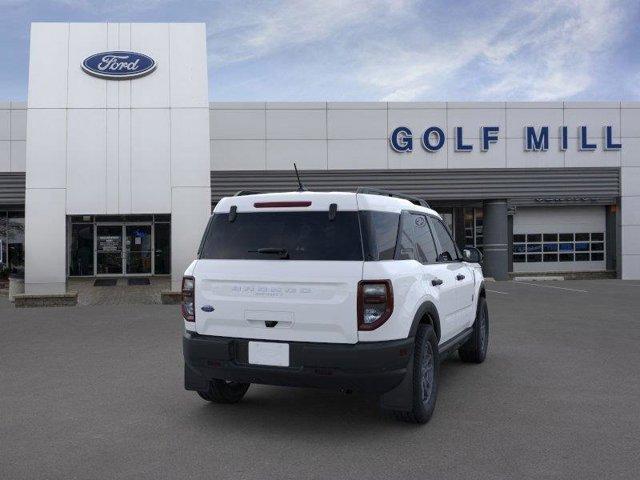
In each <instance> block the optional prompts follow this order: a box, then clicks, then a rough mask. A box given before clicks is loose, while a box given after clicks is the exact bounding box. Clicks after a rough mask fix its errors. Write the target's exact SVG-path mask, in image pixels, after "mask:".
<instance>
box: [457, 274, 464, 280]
mask: <svg viewBox="0 0 640 480" xmlns="http://www.w3.org/2000/svg"><path fill="white" fill-rule="evenodd" d="M456 280H464V275H462V274H461V273H459V274H458V275H456Z"/></svg>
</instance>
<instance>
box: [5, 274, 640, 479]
mask: <svg viewBox="0 0 640 480" xmlns="http://www.w3.org/2000/svg"><path fill="white" fill-rule="evenodd" d="M487 287H488V289H489V293H488V302H489V310H490V316H491V336H490V346H489V354H488V358H487V360H486V361H485V363H483V364H481V365H468V364H463V363H462V362H460V361H459V360H458V358H457V356H454V357H452V358H450V359H448V360H447V361H445V362H444V364H443V365H442V367H441V370H440V375H441V383H440V391H439V398H438V403H437V406H436V411H435V414H434V417H433V419H432V420H431V422H430V423H428V424H427V425H423V426H416V425H410V424H405V423H399V422H397V421H395V420H394V419H393V418H392V417H390V416H389V415H387V414H384V413H381V412H380V411H379V410H378V408H377V401H376V399H375V398H372V397H367V396H362V395H357V394H353V395H346V394H341V393H337V392H331V391H323V390H309V389H295V388H276V387H267V386H255V385H254V386H252V387H251V388H250V389H249V392H248V394H247V396H246V397H245V399H244V400H243V402H241V403H240V404H237V405H228V406H227V405H213V404H209V403H207V402H204V401H203V400H201V399H200V398H198V397H197V396H196V395H195V394H194V393H193V392H187V391H185V390H183V383H182V382H183V379H182V353H181V335H182V322H181V319H180V317H179V312H178V308H177V307H175V306H162V305H129V306H127V305H103V306H93V307H89V306H86V307H71V308H57V309H40V308H38V309H14V308H12V307H10V306H9V304H8V302H7V299H6V297H0V478H2V479H23V478H25V479H27V478H29V479H30V478H33V479H35V478H38V479H40V478H42V479H45V478H46V479H75V478H77V479H93V478H96V479H98V478H99V479H154V480H157V479H179V478H188V479H192V480H195V479H200V478H208V479H227V478H229V479H231V478H233V479H245V478H246V479H261V480H264V479H271V478H277V479H288V478H291V479H294V478H295V479H304V478H317V479H378V478H380V479H412V478H416V479H418V478H419V479H428V478H434V479H448V478H452V479H454V478H455V479H460V478H465V479H528V478H532V479H533V478H535V479H592V478H593V479H596V478H597V479H607V478H612V479H613V478H615V479H626V478H628V479H637V478H639V477H640V453H639V452H640V433H639V432H640V281H636V282H632V281H627V282H623V281H617V280H592V281H565V282H549V281H547V282H527V283H514V282H491V283H488V284H487Z"/></svg>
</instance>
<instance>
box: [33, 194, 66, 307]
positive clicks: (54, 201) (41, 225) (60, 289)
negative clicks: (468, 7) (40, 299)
mask: <svg viewBox="0 0 640 480" xmlns="http://www.w3.org/2000/svg"><path fill="white" fill-rule="evenodd" d="M64 209H65V191H64V189H61V188H27V191H26V205H25V219H24V221H25V242H24V251H25V265H24V266H25V293H28V294H34V295H50V294H60V293H65V292H66V285H67V284H66V282H67V269H66V217H65V211H64Z"/></svg>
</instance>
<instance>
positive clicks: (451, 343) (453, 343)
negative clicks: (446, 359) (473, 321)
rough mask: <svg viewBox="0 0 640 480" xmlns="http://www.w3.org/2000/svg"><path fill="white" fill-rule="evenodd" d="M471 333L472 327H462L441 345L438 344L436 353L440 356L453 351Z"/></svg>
mask: <svg viewBox="0 0 640 480" xmlns="http://www.w3.org/2000/svg"><path fill="white" fill-rule="evenodd" d="M472 333H473V327H469V328H466V329H464V330H463V331H462V332H460V333H459V334H458V335H456V336H455V337H453V338H450V339H449V340H447V341H446V342H444V343H443V344H442V345H439V346H438V353H439V354H440V355H441V356H442V355H447V354H449V353H451V352H453V351H454V350H457V349H458V347H460V346H461V345H462V344H463V343H464V342H466V341H467V340H468V339H469V337H470V336H471V334H472Z"/></svg>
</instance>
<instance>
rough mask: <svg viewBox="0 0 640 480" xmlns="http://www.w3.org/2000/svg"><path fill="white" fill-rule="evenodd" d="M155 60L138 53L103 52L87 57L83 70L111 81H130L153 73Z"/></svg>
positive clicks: (83, 63)
mask: <svg viewBox="0 0 640 480" xmlns="http://www.w3.org/2000/svg"><path fill="white" fill-rule="evenodd" d="M155 68H156V62H155V60H154V59H153V58H151V57H148V56H147V55H143V54H142V53H136V52H102V53H96V54H94V55H91V56H90V57H87V58H85V59H84V61H83V62H82V69H83V70H84V71H85V72H87V73H88V74H89V75H93V76H94V77H100V78H106V79H110V80H130V79H132V78H138V77H142V76H144V75H147V74H149V73H151V72H153V71H154V70H155Z"/></svg>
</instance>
